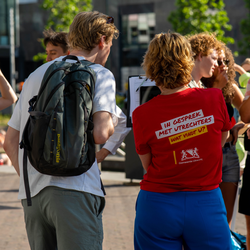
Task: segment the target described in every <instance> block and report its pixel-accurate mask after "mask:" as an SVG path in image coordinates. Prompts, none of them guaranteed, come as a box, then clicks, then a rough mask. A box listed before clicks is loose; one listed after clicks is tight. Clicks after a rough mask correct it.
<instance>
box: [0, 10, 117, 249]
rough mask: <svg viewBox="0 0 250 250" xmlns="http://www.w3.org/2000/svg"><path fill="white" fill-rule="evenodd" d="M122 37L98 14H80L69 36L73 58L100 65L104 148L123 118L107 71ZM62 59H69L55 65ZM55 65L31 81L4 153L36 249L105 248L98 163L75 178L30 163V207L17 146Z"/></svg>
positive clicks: (97, 134) (97, 124)
mask: <svg viewBox="0 0 250 250" xmlns="http://www.w3.org/2000/svg"><path fill="white" fill-rule="evenodd" d="M117 37H118V30H117V28H116V27H115V25H114V19H113V18H112V17H108V16H107V15H105V14H102V13H99V12H97V11H94V12H81V13H79V14H77V15H76V16H75V18H74V20H73V22H72V24H71V26H70V30H69V34H68V42H69V47H70V54H71V55H74V56H77V57H78V59H79V60H83V59H86V60H88V61H90V62H95V63H98V64H93V65H91V66H90V67H91V68H92V69H93V70H94V71H95V73H96V83H95V94H94V99H93V111H92V113H93V122H94V130H93V136H94V140H95V143H96V144H104V143H105V142H106V141H107V140H108V139H109V137H110V136H111V135H112V134H113V133H114V127H115V126H116V125H117V122H118V119H119V116H120V114H119V110H117V108H116V102H115V79H114V76H113V74H112V73H111V72H110V71H109V70H108V69H106V68H104V65H105V63H106V61H107V58H108V56H109V54H110V48H111V46H112V40H113V38H117ZM62 58H64V56H61V57H59V58H57V59H56V60H57V61H61V60H62ZM70 61H71V60H69V62H70ZM72 62H73V61H72ZM52 63H53V61H50V62H48V63H46V64H43V65H42V66H41V67H39V68H38V69H37V70H35V71H34V72H33V73H32V74H31V75H30V76H29V78H28V79H27V80H26V82H25V84H24V86H23V90H22V92H21V95H20V99H19V102H18V104H17V106H16V108H15V110H14V113H13V115H12V117H11V119H10V121H9V129H8V131H7V134H6V139H5V143H4V149H5V151H6V153H7V154H8V155H9V157H10V159H11V160H12V163H13V166H14V167H15V169H16V171H17V173H18V174H19V175H20V187H19V194H18V198H19V199H21V200H22V205H23V208H24V216H25V223H26V231H27V235H28V239H29V244H30V247H31V249H32V250H33V249H35V250H37V249H38V250H40V249H41V250H42V249H50V250H55V249H60V250H68V249H75V250H77V249H88V250H91V249H102V241H103V228H102V211H103V208H104V205H105V199H104V193H103V190H102V185H101V181H100V171H99V169H98V166H97V161H95V163H94V164H93V165H92V167H91V168H90V169H89V170H88V171H87V172H86V173H84V174H81V175H79V176H73V177H55V176H49V175H43V174H41V173H39V172H37V171H36V170H35V169H34V168H33V167H32V166H31V165H30V164H29V162H28V176H29V183H30V189H31V190H30V191H31V197H32V198H31V199H32V206H31V207H27V204H26V196H25V189H24V182H23V174H22V168H23V163H22V159H23V150H21V149H19V147H18V144H19V141H20V140H21V135H22V131H23V129H24V126H25V124H26V121H27V119H28V116H29V113H28V101H29V100H30V99H31V98H32V97H33V96H34V95H36V94H37V93H38V90H39V87H40V84H41V81H42V78H43V75H44V73H45V72H46V70H47V68H48V67H49V66H50V65H51V64H52Z"/></svg>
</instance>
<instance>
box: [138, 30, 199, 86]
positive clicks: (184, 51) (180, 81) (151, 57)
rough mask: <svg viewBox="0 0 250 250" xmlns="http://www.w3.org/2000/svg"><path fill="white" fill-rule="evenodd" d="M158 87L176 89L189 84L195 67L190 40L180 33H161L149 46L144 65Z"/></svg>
mask: <svg viewBox="0 0 250 250" xmlns="http://www.w3.org/2000/svg"><path fill="white" fill-rule="evenodd" d="M142 66H143V69H144V70H145V72H146V76H147V77H148V78H149V79H151V80H153V81H155V83H156V85H157V86H163V87H165V88H168V89H174V88H177V87H180V86H182V85H185V84H187V83H188V82H189V81H190V80H191V79H192V76H191V72H192V69H193V66H194V61H193V58H192V49H191V46H190V44H189V42H188V40H187V39H186V38H185V37H184V36H182V35H180V34H178V33H171V32H168V33H160V34H157V35H155V37H154V38H153V39H152V41H151V42H150V44H149V47H148V50H147V52H146V54H145V56H144V60H143V63H142Z"/></svg>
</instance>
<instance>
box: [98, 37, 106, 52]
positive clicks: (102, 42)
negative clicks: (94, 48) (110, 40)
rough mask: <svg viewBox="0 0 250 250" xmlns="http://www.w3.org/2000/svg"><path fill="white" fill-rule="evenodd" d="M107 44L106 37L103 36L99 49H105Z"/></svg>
mask: <svg viewBox="0 0 250 250" xmlns="http://www.w3.org/2000/svg"><path fill="white" fill-rule="evenodd" d="M105 43H106V36H102V37H101V40H100V42H99V44H98V46H99V48H100V49H102V48H103V47H104V44H105Z"/></svg>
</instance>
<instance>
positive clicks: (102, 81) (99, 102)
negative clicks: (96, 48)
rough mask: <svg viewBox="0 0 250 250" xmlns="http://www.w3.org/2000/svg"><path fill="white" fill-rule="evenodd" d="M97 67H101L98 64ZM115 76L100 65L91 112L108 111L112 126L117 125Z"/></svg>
mask: <svg viewBox="0 0 250 250" xmlns="http://www.w3.org/2000/svg"><path fill="white" fill-rule="evenodd" d="M99 67H101V66H100V65H99ZM115 88H116V86H115V78H114V76H113V74H112V73H111V72H110V71H109V70H108V69H106V68H104V67H102V68H101V70H99V71H98V72H97V73H96V83H95V95H94V99H93V111H92V112H93V114H94V113H96V112H98V111H106V112H109V113H110V114H111V116H112V119H113V123H114V126H116V125H117V122H118V119H117V115H116V100H115Z"/></svg>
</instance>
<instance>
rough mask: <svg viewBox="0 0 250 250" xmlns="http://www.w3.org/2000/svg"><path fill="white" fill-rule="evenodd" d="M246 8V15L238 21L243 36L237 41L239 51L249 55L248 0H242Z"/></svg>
mask: <svg viewBox="0 0 250 250" xmlns="http://www.w3.org/2000/svg"><path fill="white" fill-rule="evenodd" d="M244 1H245V3H246V5H245V6H246V8H247V9H248V14H247V17H246V18H244V19H242V20H241V21H240V30H241V33H242V34H243V38H242V39H241V40H240V41H239V42H238V46H239V47H240V50H239V53H240V54H241V55H245V56H246V55H249V53H250V32H249V30H250V0H244Z"/></svg>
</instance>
